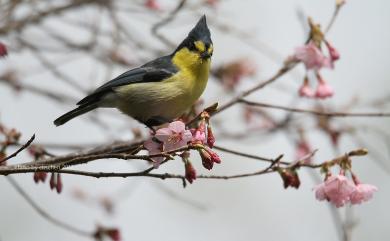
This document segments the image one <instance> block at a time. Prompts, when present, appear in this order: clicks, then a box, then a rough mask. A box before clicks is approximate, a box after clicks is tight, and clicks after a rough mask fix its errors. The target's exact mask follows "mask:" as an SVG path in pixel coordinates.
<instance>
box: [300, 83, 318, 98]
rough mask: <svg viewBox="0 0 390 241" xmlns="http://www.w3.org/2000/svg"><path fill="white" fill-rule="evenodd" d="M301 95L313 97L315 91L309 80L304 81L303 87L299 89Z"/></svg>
mask: <svg viewBox="0 0 390 241" xmlns="http://www.w3.org/2000/svg"><path fill="white" fill-rule="evenodd" d="M298 93H299V96H301V97H308V98H313V97H314V96H315V93H314V91H313V89H312V88H310V86H309V81H304V82H303V85H302V86H301V88H299V90H298Z"/></svg>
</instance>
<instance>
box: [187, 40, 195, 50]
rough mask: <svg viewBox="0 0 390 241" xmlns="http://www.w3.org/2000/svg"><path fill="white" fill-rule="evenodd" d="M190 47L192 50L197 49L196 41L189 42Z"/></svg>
mask: <svg viewBox="0 0 390 241" xmlns="http://www.w3.org/2000/svg"><path fill="white" fill-rule="evenodd" d="M188 49H189V50H191V51H196V50H197V49H196V47H195V43H194V42H190V43H189V44H188Z"/></svg>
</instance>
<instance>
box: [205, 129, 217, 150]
mask: <svg viewBox="0 0 390 241" xmlns="http://www.w3.org/2000/svg"><path fill="white" fill-rule="evenodd" d="M214 143H215V137H214V134H213V131H212V129H211V126H210V125H208V126H207V145H209V147H211V148H213V146H214Z"/></svg>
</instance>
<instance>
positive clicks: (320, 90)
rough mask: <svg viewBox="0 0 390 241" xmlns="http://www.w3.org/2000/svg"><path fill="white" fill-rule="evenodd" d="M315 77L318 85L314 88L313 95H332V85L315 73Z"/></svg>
mask: <svg viewBox="0 0 390 241" xmlns="http://www.w3.org/2000/svg"><path fill="white" fill-rule="evenodd" d="M317 78H318V86H317V89H316V93H315V97H316V98H319V99H325V98H328V97H332V96H333V94H334V91H333V89H332V87H331V86H330V85H329V84H328V83H327V82H326V81H325V80H324V79H322V77H321V76H320V75H317Z"/></svg>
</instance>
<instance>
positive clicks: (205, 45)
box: [54, 16, 213, 128]
mask: <svg viewBox="0 0 390 241" xmlns="http://www.w3.org/2000/svg"><path fill="white" fill-rule="evenodd" d="M212 54H213V43H212V41H211V37H210V30H209V29H208V26H207V23H206V16H203V17H202V18H201V19H200V20H199V21H198V23H197V24H196V26H195V27H194V28H193V29H192V30H191V32H190V33H189V34H188V36H187V38H185V39H184V40H183V42H182V43H181V44H180V45H179V46H178V47H177V49H176V50H175V51H174V52H173V53H172V54H170V55H167V56H163V57H160V58H157V59H155V60H153V61H151V62H148V63H146V64H144V65H142V66H141V67H138V68H135V69H132V70H129V71H127V72H125V73H123V74H121V75H119V76H118V77H116V78H115V79H113V80H111V81H109V82H107V83H106V84H104V85H102V86H100V87H99V88H97V89H96V90H95V91H94V92H93V93H92V94H90V95H88V96H86V97H85V98H84V99H82V100H81V101H80V102H78V103H77V105H78V107H77V108H75V109H74V110H72V111H69V112H68V113H66V114H64V115H62V116H61V117H59V118H58V119H56V120H55V121H54V124H55V125H56V126H59V125H62V124H64V123H66V122H68V121H69V120H71V119H73V118H75V117H77V116H79V115H82V114H84V113H86V112H89V111H91V110H93V109H96V108H99V107H102V108H117V109H119V110H120V111H121V112H123V113H124V114H127V115H129V116H131V117H133V118H134V119H136V120H138V121H139V122H141V123H144V124H145V125H146V126H148V127H150V128H152V127H153V126H158V125H161V124H164V123H166V122H170V121H172V120H173V119H175V118H177V117H180V116H181V115H182V114H183V113H184V112H186V111H187V110H188V109H189V108H190V107H191V106H192V105H193V104H194V102H195V101H196V100H197V99H198V98H199V97H200V96H201V95H202V93H203V91H204V89H205V88H206V84H207V80H208V78H209V72H210V58H211V56H212Z"/></svg>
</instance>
